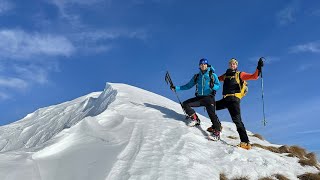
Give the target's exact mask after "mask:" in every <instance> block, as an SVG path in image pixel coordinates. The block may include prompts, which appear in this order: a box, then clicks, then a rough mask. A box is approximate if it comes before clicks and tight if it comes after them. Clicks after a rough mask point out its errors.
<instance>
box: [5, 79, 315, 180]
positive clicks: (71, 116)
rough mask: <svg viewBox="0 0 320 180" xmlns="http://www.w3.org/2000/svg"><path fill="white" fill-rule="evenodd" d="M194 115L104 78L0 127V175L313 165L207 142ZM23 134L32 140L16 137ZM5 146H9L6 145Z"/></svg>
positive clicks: (298, 169)
mask: <svg viewBox="0 0 320 180" xmlns="http://www.w3.org/2000/svg"><path fill="white" fill-rule="evenodd" d="M199 117H200V119H201V120H202V121H201V122H202V124H201V126H199V127H197V128H190V127H188V126H187V125H186V123H187V122H186V120H185V117H184V115H183V111H182V110H181V106H180V104H178V103H175V102H173V101H171V100H169V99H167V98H164V97H162V96H159V95H157V94H154V93H151V92H148V91H145V90H142V89H139V88H136V87H132V86H129V85H124V84H112V83H109V84H107V86H106V88H105V90H104V91H103V92H102V93H91V94H89V95H86V96H83V97H81V98H78V99H75V100H73V101H70V102H66V103H63V104H60V105H56V106H51V107H48V108H42V109H40V110H38V111H36V112H35V113H32V114H30V115H28V116H27V117H26V118H24V119H22V120H21V121H19V122H17V123H14V124H11V125H8V126H4V127H1V129H0V132H1V139H2V140H3V139H4V140H7V141H8V142H10V141H12V142H11V143H10V144H11V146H7V145H6V143H3V142H1V143H0V144H2V146H3V147H4V148H3V151H6V152H2V153H0V179H1V180H126V179H130V180H137V179H142V180H144V179H145V180H151V179H152V180H153V179H157V180H188V179H192V180H193V179H194V180H199V179H200V180H201V179H219V175H220V174H221V173H224V174H225V175H226V176H227V177H228V178H231V179H232V178H238V177H244V176H245V177H247V178H249V179H259V178H262V177H268V176H271V175H274V174H282V175H284V176H286V177H287V178H289V179H297V175H299V174H303V173H305V172H311V173H315V172H318V170H317V169H316V168H315V167H310V166H301V165H300V164H299V163H298V159H297V158H292V157H288V156H286V154H276V153H272V152H270V151H267V150H264V149H260V148H258V147H253V149H252V150H250V151H247V150H244V149H240V148H236V147H232V146H229V145H226V144H224V143H221V142H212V141H208V140H207V138H206V136H207V132H206V128H207V127H209V126H210V125H211V122H210V120H209V119H207V118H205V117H204V116H201V115H200V116H199ZM39 121H40V122H42V123H40V122H39ZM44 122H47V124H46V125H44V124H45V123H44ZM222 125H223V133H222V139H224V140H225V141H227V143H229V144H233V145H234V144H237V143H239V142H238V141H239V139H229V138H228V136H235V137H238V134H237V132H236V128H235V125H234V124H233V123H230V122H222ZM66 127H68V128H66ZM6 131H8V132H6ZM53 132H54V133H53ZM10 133H12V134H13V136H12V137H10V136H9V134H10ZM39 133H40V134H41V133H42V134H41V135H38V134H39ZM3 134H6V138H3V137H2V135H3ZM248 134H249V135H252V133H251V132H248ZM15 137H17V138H18V139H19V138H20V139H19V140H18V139H17V140H15ZM25 137H29V138H25ZM24 138H25V139H24ZM250 139H251V141H252V143H258V144H261V145H265V146H276V147H279V145H275V144H271V143H269V142H267V141H264V140H260V139H258V138H256V137H252V136H250ZM29 141H30V142H33V143H22V145H21V144H20V142H29ZM13 142H15V143H16V145H15V146H13V145H12V144H14V143H13ZM3 144H4V145H3ZM7 144H9V143H7ZM18 145H19V146H18ZM9 147H15V148H12V149H11V151H9ZM27 147H33V148H31V149H26V148H27Z"/></svg>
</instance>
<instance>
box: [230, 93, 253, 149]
mask: <svg viewBox="0 0 320 180" xmlns="http://www.w3.org/2000/svg"><path fill="white" fill-rule="evenodd" d="M227 107H228V110H229V113H230V115H231V118H232V121H233V122H234V123H235V124H236V126H237V131H238V133H239V136H240V140H241V142H245V143H249V138H248V135H247V132H246V128H245V127H244V124H243V122H242V119H241V111H240V99H238V98H236V97H232V100H231V101H228V102H227Z"/></svg>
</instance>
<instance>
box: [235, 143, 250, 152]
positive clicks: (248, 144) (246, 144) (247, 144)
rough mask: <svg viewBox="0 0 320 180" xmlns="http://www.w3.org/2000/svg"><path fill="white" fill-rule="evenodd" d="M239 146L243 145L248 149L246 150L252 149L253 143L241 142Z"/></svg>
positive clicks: (242, 146)
mask: <svg viewBox="0 0 320 180" xmlns="http://www.w3.org/2000/svg"><path fill="white" fill-rule="evenodd" d="M237 146H238V147H241V148H243V149H246V150H250V149H251V144H250V143H249V142H248V143H246V142H241V143H240V144H238V145H237Z"/></svg>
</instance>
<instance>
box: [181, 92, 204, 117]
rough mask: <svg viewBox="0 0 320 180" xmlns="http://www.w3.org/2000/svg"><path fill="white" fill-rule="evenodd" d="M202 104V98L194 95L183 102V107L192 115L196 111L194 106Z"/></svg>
mask: <svg viewBox="0 0 320 180" xmlns="http://www.w3.org/2000/svg"><path fill="white" fill-rule="evenodd" d="M199 106H200V98H199V97H194V98H190V99H188V100H186V101H184V102H183V103H182V107H183V109H184V110H185V111H186V113H187V114H188V115H189V116H192V115H193V114H195V113H196V112H195V111H194V110H193V109H192V107H199Z"/></svg>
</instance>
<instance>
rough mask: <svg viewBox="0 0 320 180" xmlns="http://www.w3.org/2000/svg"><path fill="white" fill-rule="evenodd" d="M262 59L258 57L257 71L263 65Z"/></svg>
mask: <svg viewBox="0 0 320 180" xmlns="http://www.w3.org/2000/svg"><path fill="white" fill-rule="evenodd" d="M263 64H264V63H263V60H262V58H260V59H259V61H258V66H257V69H258V70H259V72H260V71H261V68H262V67H263Z"/></svg>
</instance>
